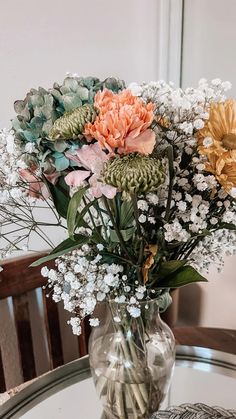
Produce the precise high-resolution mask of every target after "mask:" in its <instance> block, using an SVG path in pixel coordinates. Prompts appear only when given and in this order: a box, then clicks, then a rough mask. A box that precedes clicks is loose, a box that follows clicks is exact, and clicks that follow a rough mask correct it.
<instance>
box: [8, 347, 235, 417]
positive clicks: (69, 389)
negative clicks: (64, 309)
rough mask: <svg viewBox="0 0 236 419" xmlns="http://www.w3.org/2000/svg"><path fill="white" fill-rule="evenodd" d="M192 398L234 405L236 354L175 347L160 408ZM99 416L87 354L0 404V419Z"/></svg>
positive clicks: (99, 408)
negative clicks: (168, 385)
mask: <svg viewBox="0 0 236 419" xmlns="http://www.w3.org/2000/svg"><path fill="white" fill-rule="evenodd" d="M196 402H202V403H206V404H208V405H212V406H216V405H218V406H222V407H225V408H228V409H230V408H231V409H232V408H235V407H236V355H231V354H228V353H224V352H220V351H215V350H211V349H207V348H197V347H190V346H177V355H176V368H175V372H174V377H173V381H172V384H171V388H170V391H169V394H168V396H167V398H166V400H165V401H164V402H163V405H162V408H163V409H164V408H165V407H167V406H170V405H179V404H181V403H196ZM101 416H102V407H101V404H100V402H99V400H98V397H97V395H96V392H95V389H94V386H93V382H92V378H91V376H90V370H89V362H88V357H84V358H81V359H79V360H76V361H73V362H71V363H69V364H67V365H64V366H62V367H60V368H58V369H56V370H54V371H52V372H50V373H47V374H45V375H44V376H42V377H40V378H38V379H37V380H35V381H34V382H33V383H32V384H30V385H29V386H28V387H26V388H24V389H23V390H22V391H21V392H19V393H18V394H16V395H15V396H13V397H12V398H11V399H10V400H8V401H7V402H6V403H4V405H2V407H1V408H0V417H1V418H2V419H9V418H11V419H16V418H22V419H42V418H43V419H67V418H68V419H70V418H76V419H100V418H101Z"/></svg>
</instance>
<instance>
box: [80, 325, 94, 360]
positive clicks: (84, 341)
mask: <svg viewBox="0 0 236 419" xmlns="http://www.w3.org/2000/svg"><path fill="white" fill-rule="evenodd" d="M81 329H82V333H81V335H80V336H79V353H80V356H81V357H82V356H85V355H87V353H88V340H89V335H90V330H91V328H90V326H89V322H88V319H87V318H85V319H84V320H83V321H82V323H81Z"/></svg>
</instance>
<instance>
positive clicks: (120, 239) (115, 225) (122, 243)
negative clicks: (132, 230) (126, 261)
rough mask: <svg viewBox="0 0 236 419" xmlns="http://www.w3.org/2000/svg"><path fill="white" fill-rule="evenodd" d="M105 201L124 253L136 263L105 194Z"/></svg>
mask: <svg viewBox="0 0 236 419" xmlns="http://www.w3.org/2000/svg"><path fill="white" fill-rule="evenodd" d="M103 202H104V205H105V208H106V210H107V213H108V215H109V217H110V220H111V222H112V225H113V227H114V230H115V232H116V234H117V237H118V239H119V242H120V246H121V248H122V249H123V251H124V253H125V254H126V255H127V256H128V257H129V258H130V260H132V261H133V262H134V263H135V258H134V257H133V256H132V255H131V254H130V253H129V251H128V249H127V247H126V244H125V241H124V239H123V236H122V234H121V232H120V230H119V228H118V226H117V224H116V221H115V218H114V216H113V214H112V211H111V209H110V206H109V202H108V199H107V198H106V197H105V196H104V197H103Z"/></svg>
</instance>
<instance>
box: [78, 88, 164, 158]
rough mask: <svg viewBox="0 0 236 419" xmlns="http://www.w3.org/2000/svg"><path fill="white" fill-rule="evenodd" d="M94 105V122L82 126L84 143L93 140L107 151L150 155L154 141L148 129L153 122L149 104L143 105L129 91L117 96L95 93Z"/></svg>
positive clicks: (151, 108)
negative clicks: (86, 140) (84, 137)
mask: <svg viewBox="0 0 236 419" xmlns="http://www.w3.org/2000/svg"><path fill="white" fill-rule="evenodd" d="M94 106H95V107H96V108H97V109H98V111H99V114H98V116H97V117H96V119H95V121H94V123H88V124H87V125H86V126H85V132H84V134H85V135H86V136H87V138H88V140H89V139H91V138H95V139H96V140H97V141H98V143H99V145H100V146H101V147H102V148H103V149H107V150H108V151H109V152H114V151H117V152H118V153H119V154H128V153H133V152H139V153H140V154H146V155H147V154H151V153H152V151H153V148H154V145H155V141H156V140H155V134H154V132H153V131H152V130H151V129H149V127H150V125H151V123H152V121H153V119H154V112H153V111H154V104H153V103H148V104H146V103H144V102H143V100H142V99H140V98H138V97H136V96H133V95H132V93H131V91H130V90H123V91H122V92H121V93H118V94H115V93H113V92H112V91H111V90H104V91H103V92H98V93H97V94H96V96H95V100H94Z"/></svg>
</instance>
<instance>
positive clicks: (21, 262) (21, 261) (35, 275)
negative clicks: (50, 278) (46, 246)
mask: <svg viewBox="0 0 236 419" xmlns="http://www.w3.org/2000/svg"><path fill="white" fill-rule="evenodd" d="M40 256H41V254H40V255H37V256H35V255H33V256H32V255H31V256H27V257H19V258H16V259H12V260H7V261H4V262H3V263H1V265H2V266H3V271H2V272H0V299H2V298H7V297H15V296H17V295H21V294H24V293H26V292H28V291H31V290H33V289H35V288H38V287H42V286H43V285H45V284H46V282H47V281H46V279H45V278H43V277H42V275H41V273H40V272H41V266H38V267H35V268H32V267H29V266H30V265H31V263H33V262H34V261H35V260H36V259H38V258H39V257H40ZM49 265H50V266H53V262H51V264H48V266H49Z"/></svg>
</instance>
